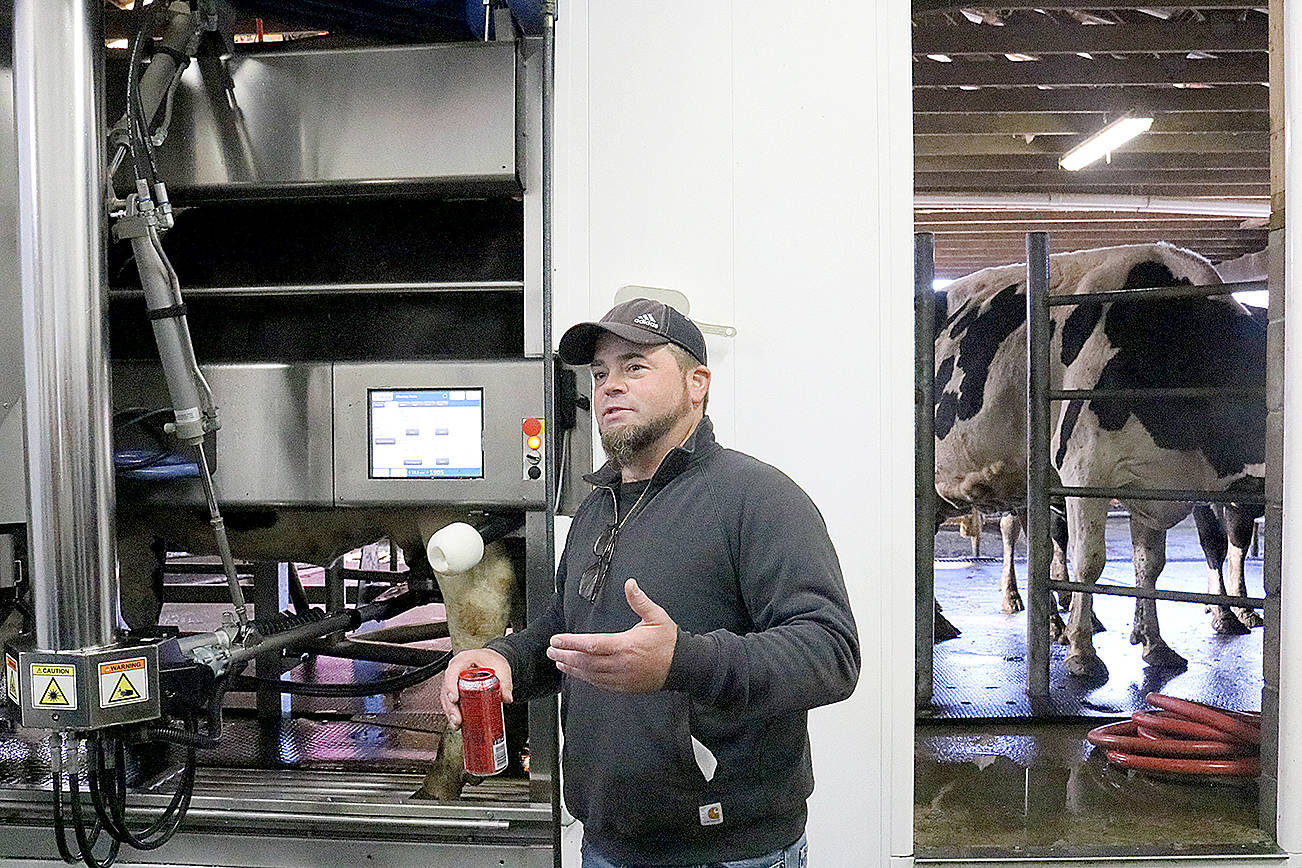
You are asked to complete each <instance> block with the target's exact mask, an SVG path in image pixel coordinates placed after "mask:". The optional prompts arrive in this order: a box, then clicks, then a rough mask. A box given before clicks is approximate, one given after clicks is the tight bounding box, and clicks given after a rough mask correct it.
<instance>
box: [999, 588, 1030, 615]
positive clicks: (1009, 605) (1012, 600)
mask: <svg viewBox="0 0 1302 868" xmlns="http://www.w3.org/2000/svg"><path fill="white" fill-rule="evenodd" d="M1025 609H1026V606H1025V605H1023V603H1022V595H1021V594H1019V593H1017V592H1016V591H1014V592H1013V593H1011V594H1009V595H1008V596H1006V597H1004V604H1003V605H1002V606H1000V607H999V611H1001V612H1003V613H1004V614H1005V615H1016V614H1017V613H1018V612H1021V611H1024V610H1025Z"/></svg>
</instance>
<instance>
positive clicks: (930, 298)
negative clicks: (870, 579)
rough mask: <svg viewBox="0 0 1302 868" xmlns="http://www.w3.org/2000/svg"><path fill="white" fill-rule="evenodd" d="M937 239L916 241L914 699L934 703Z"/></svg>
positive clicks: (921, 704) (925, 236)
mask: <svg viewBox="0 0 1302 868" xmlns="http://www.w3.org/2000/svg"><path fill="white" fill-rule="evenodd" d="M935 263H936V236H935V235H933V234H932V233H930V232H919V233H917V234H915V235H914V236H913V449H914V452H913V556H914V570H913V618H914V621H913V623H914V638H913V660H914V671H913V694H914V702H915V704H916V705H917V707H918V708H926V707H927V706H928V705H930V704H931V697H932V692H933V690H934V685H933V680H934V671H933V665H932V664H933V658H934V654H933V650H934V649H933V644H934V640H935V629H936V609H935V602H934V601H935V598H936V573H935V561H936V400H935V394H936V335H935V321H936V320H935V317H936V292H935V289H934V285H935V275H936V267H935Z"/></svg>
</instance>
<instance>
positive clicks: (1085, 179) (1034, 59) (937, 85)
mask: <svg viewBox="0 0 1302 868" xmlns="http://www.w3.org/2000/svg"><path fill="white" fill-rule="evenodd" d="M1186 2H1192V3H1193V5H1192V6H1190V5H1185V6H1181V7H1178V8H1170V7H1160V8H1138V7H1134V6H1130V5H1118V4H1111V3H1108V2H1106V0H1105V2H1102V3H1099V2H1097V0H1096V2H1094V3H1092V5H1088V6H1078V5H1076V4H1073V3H1070V2H1049V3H1044V2H1038V0H1037V2H1034V4H1033V5H1032V4H1031V3H1028V2H1025V0H1023V2H1022V3H1021V5H1019V3H1018V2H1017V0H1014V2H1012V3H1011V4H1010V3H1008V2H1004V3H1001V4H1000V5H999V6H998V7H991V8H987V7H973V6H960V5H956V4H955V3H954V2H952V0H913V123H914V139H913V141H914V153H915V157H914V172H915V175H914V187H915V192H916V193H918V194H920V195H925V194H967V195H972V194H980V195H996V196H1010V195H1019V194H1021V195H1023V196H1025V195H1026V194H1030V195H1040V194H1090V195H1095V196H1145V197H1160V198H1164V199H1235V200H1253V201H1258V202H1261V203H1268V202H1269V197H1270V158H1269V141H1268V140H1269V130H1270V118H1269V91H1268V88H1267V86H1266V85H1267V81H1268V78H1269V75H1268V71H1267V41H1268V36H1267V17H1266V10H1265V9H1264V8H1260V7H1246V6H1243V5H1242V0H1186ZM1127 113H1139V114H1145V115H1149V116H1152V117H1153V118H1154V121H1153V126H1152V129H1151V130H1150V131H1149V132H1147V133H1145V134H1143V135H1141V136H1140V137H1138V138H1137V139H1134V140H1132V141H1131V142H1130V143H1128V144H1126V145H1123V146H1122V147H1121V148H1120V149H1119V150H1118V151H1116V152H1114V153H1113V155H1112V158H1111V161H1110V162H1105V161H1099V162H1098V163H1095V164H1094V165H1092V166H1089V167H1087V168H1085V169H1082V170H1081V171H1079V172H1068V171H1065V170H1063V169H1061V168H1059V167H1058V158H1059V157H1061V156H1062V155H1063V154H1064V153H1066V152H1067V151H1068V150H1070V149H1071V148H1072V147H1073V146H1074V145H1076V144H1077V143H1078V142H1080V141H1082V140H1083V139H1084V138H1086V137H1087V136H1088V135H1089V134H1090V133H1092V132H1093V131H1095V130H1097V129H1099V128H1101V127H1102V126H1104V125H1105V124H1106V123H1108V122H1109V121H1112V120H1115V119H1116V118H1118V117H1121V116H1123V115H1125V114H1127ZM1027 207H1029V206H1027ZM915 223H916V227H917V230H918V231H920V232H921V231H926V232H934V233H936V273H937V276H938V277H957V276H959V275H962V274H966V273H968V272H970V271H973V270H976V269H978V268H983V267H985V266H989V265H999V264H1003V263H1009V262H1020V261H1022V260H1023V259H1024V258H1025V257H1024V253H1023V251H1024V235H1025V233H1026V232H1028V231H1032V230H1038V229H1046V230H1049V231H1050V232H1052V233H1053V234H1052V236H1051V245H1052V249H1053V250H1055V251H1062V250H1075V249H1080V248H1084V247H1098V246H1103V245H1107V244H1124V243H1139V242H1144V241H1156V240H1167V241H1171V242H1172V243H1176V244H1180V245H1182V246H1185V247H1189V248H1191V249H1193V250H1197V251H1198V252H1200V253H1202V254H1203V255H1205V256H1207V257H1208V258H1209V259H1211V260H1212V261H1213V262H1223V261H1228V260H1231V259H1234V258H1236V257H1239V256H1242V255H1244V254H1248V253H1253V252H1256V251H1258V250H1261V249H1263V248H1264V247H1265V245H1266V230H1265V229H1264V224H1265V220H1264V219H1245V218H1243V217H1208V216H1202V215H1182V214H1170V213H1134V212H1130V211H1097V210H1089V211H1045V210H1026V209H1023V210H1006V209H1005V208H1002V207H1001V208H1000V209H999V210H964V209H962V208H948V207H946V208H937V207H930V206H929V207H927V208H921V207H919V208H917V209H916V210H915Z"/></svg>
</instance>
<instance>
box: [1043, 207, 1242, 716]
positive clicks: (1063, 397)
mask: <svg viewBox="0 0 1302 868" xmlns="http://www.w3.org/2000/svg"><path fill="white" fill-rule="evenodd" d="M1265 288H1266V282H1265V281H1252V282H1246V283H1221V284H1204V285H1200V286H1166V287H1151V288H1141V289H1119V290H1110V291H1105V292H1087V293H1078V294H1071V295H1050V294H1049V233H1047V232H1030V233H1027V236H1026V322H1027V328H1026V344H1027V365H1026V385H1027V403H1026V407H1027V410H1026V412H1027V424H1026V439H1027V476H1026V488H1027V507H1028V508H1027V526H1026V537H1027V545H1028V557H1027V580H1026V581H1027V595H1028V607H1027V611H1026V652H1027V653H1026V663H1027V693H1028V694H1029V695H1030V696H1031V697H1032V698H1044V697H1047V696H1048V694H1049V645H1050V636H1049V615H1050V608H1049V607H1050V606H1052V605H1053V602H1052V600H1051V599H1050V596H1049V592H1050V591H1064V592H1072V593H1082V592H1083V593H1089V594H1113V595H1116V596H1123V597H1137V598H1139V599H1145V600H1172V601H1176V602H1189V603H1205V604H1212V605H1222V606H1241V607H1245V608H1247V607H1252V608H1258V607H1262V606H1264V604H1265V600H1262V599H1257V598H1254V597H1236V596H1229V595H1225V594H1198V593H1189V592H1183V591H1158V590H1156V589H1154V590H1146V589H1143V588H1137V587H1136V588H1126V587H1118V586H1114V585H1100V584H1097V583H1094V584H1084V583H1081V582H1071V581H1068V582H1060V581H1053V580H1051V579H1050V577H1049V575H1050V565H1051V561H1052V558H1053V542H1052V539H1051V536H1050V531H1049V523H1050V515H1049V499H1050V498H1052V497H1092V498H1108V499H1112V498H1116V499H1124V500H1166V501H1194V502H1200V503H1231V502H1232V503H1244V504H1264V503H1265V502H1266V498H1265V496H1264V494H1249V493H1246V492H1238V491H1196V490H1190V489H1164V488H1138V489H1136V488H1099V487H1089V486H1065V485H1053V484H1052V467H1051V465H1050V462H1049V451H1050V445H1051V439H1052V436H1053V429H1052V423H1051V415H1050V406H1051V404H1052V403H1053V402H1057V401H1073V400H1082V401H1088V400H1101V399H1105V398H1109V399H1115V398H1134V399H1145V400H1154V399H1158V400H1164V401H1180V400H1189V399H1196V398H1209V397H1218V398H1231V399H1262V400H1264V399H1265V396H1266V389H1265V387H1264V386H1263V387H1260V388H1258V387H1192V388H1191V387H1180V388H1151V389H1050V388H1049V371H1050V364H1051V362H1050V352H1049V349H1050V348H1049V344H1050V339H1051V325H1050V319H1049V308H1050V307H1052V306H1059V305H1088V304H1107V303H1109V302H1115V301H1152V300H1156V299H1168V298H1206V297H1209V296H1214V295H1229V294H1231V293H1235V292H1243V291H1249V290H1263V289H1265ZM1066 554H1067V553H1066V552H1064V555H1066Z"/></svg>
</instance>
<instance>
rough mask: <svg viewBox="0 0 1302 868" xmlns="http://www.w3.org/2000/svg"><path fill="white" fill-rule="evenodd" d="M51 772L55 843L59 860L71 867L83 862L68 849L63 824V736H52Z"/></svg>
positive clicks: (79, 856)
mask: <svg viewBox="0 0 1302 868" xmlns="http://www.w3.org/2000/svg"><path fill="white" fill-rule="evenodd" d="M49 744H50V770H51V772H52V773H53V777H54V780H53V784H52V789H53V793H54V842H55V844H56V845H58V848H59V858H60V859H62V860H63V861H64V862H66V863H68V864H69V865H76V864H77V863H78V862H80V861H81V855H80V854H78V855H76V856H74V855H72V850H71V848H69V847H68V837H67V835H68V833H67V830H66V829H65V827H64V822H63V736H62V735H59V734H55V735H52V736H50V742H49Z"/></svg>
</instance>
